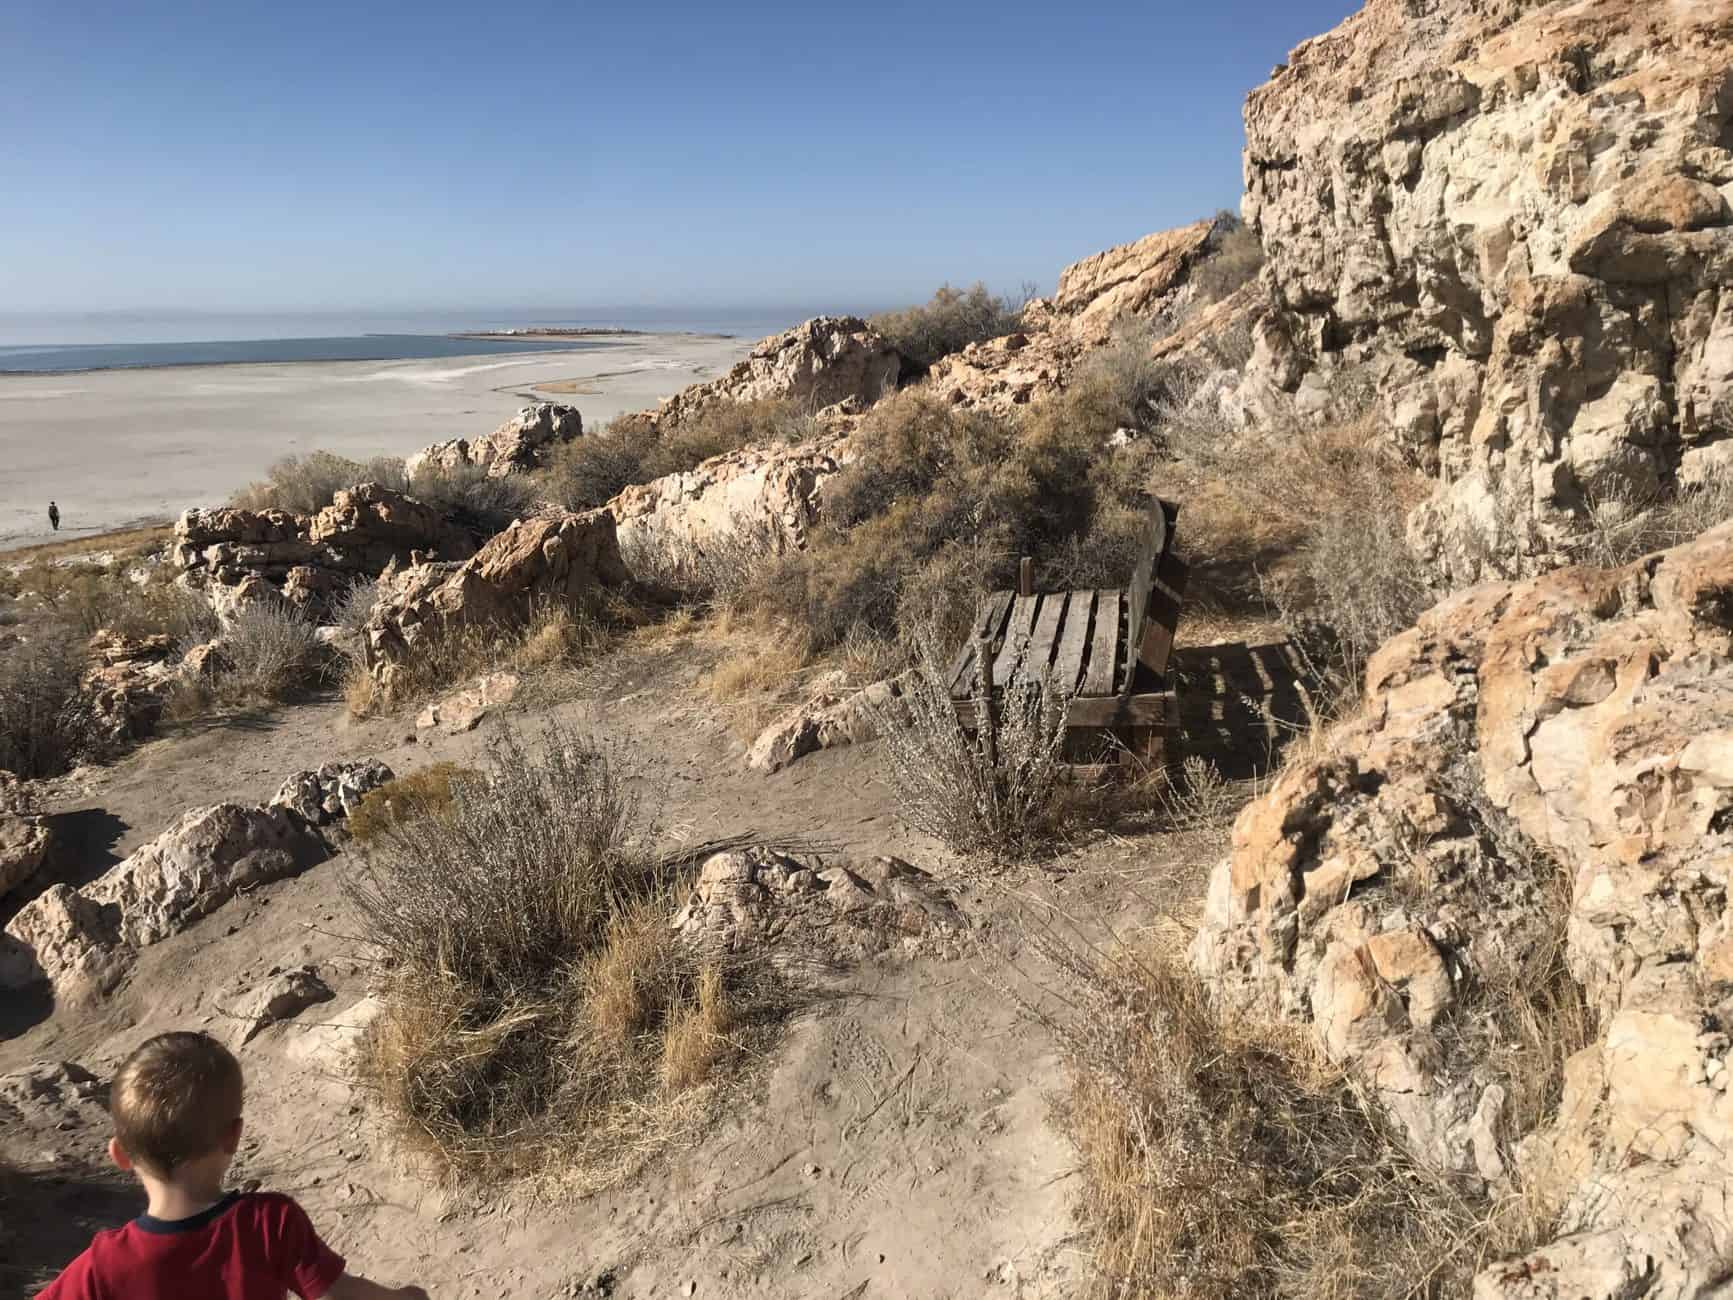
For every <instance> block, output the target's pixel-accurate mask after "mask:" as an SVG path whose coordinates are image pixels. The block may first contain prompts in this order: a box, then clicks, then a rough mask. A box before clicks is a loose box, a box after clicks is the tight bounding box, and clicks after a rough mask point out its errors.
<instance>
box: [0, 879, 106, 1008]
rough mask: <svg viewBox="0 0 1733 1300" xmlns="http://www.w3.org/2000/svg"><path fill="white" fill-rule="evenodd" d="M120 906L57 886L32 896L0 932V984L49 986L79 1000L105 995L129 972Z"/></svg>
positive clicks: (60, 995)
mask: <svg viewBox="0 0 1733 1300" xmlns="http://www.w3.org/2000/svg"><path fill="white" fill-rule="evenodd" d="M127 956H128V950H126V949H124V948H123V947H122V946H121V943H120V909H119V908H118V907H115V906H113V905H112V904H104V903H99V902H96V901H95V900H94V899H90V898H86V897H85V896H84V895H83V894H81V893H79V892H78V891H77V890H76V889H74V888H72V886H70V885H66V884H55V885H51V886H49V888H48V889H47V890H46V891H45V892H43V893H41V894H39V895H37V896H36V897H35V898H33V899H31V900H30V902H28V903H26V904H25V905H24V906H23V907H22V908H20V909H19V911H18V914H17V915H16V916H14V917H13V918H12V919H11V920H10V921H9V922H7V924H6V929H5V931H4V932H0V988H4V989H29V988H32V987H35V986H38V985H42V984H47V985H49V986H51V987H52V988H53V990H54V996H55V997H56V998H57V999H60V1000H63V1001H67V1002H72V1003H79V1002H85V1001H89V1000H90V999H92V998H94V997H96V996H98V995H100V994H102V993H106V992H107V991H108V990H109V989H111V988H113V987H114V985H115V984H116V983H117V982H118V981H119V980H120V978H121V976H122V975H124V974H125V973H126V966H127Z"/></svg>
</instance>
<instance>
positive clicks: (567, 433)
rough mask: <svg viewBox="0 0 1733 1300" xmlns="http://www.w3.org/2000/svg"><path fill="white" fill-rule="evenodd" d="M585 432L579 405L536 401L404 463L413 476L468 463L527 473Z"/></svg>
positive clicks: (499, 473)
mask: <svg viewBox="0 0 1733 1300" xmlns="http://www.w3.org/2000/svg"><path fill="white" fill-rule="evenodd" d="M583 433H584V417H583V416H582V415H581V414H579V412H578V408H577V407H575V406H563V405H561V404H560V403H558V402H537V403H535V404H534V405H532V406H526V407H524V408H523V409H522V410H520V411H519V412H518V413H517V414H516V415H514V416H512V418H511V419H509V420H507V421H506V422H505V423H504V424H502V425H500V426H499V428H497V429H495V430H494V431H493V432H492V433H490V434H488V435H487V436H486V437H483V438H478V439H476V440H475V441H474V442H470V441H469V440H468V439H467V438H453V439H451V440H450V441H447V442H438V443H434V444H433V445H432V446H431V447H424V448H423V449H422V450H420V451H418V452H416V453H415V455H413V456H411V457H410V458H409V459H408V460H407V461H406V462H405V463H404V470H405V472H407V473H408V475H409V477H410V478H411V479H412V480H413V479H414V478H415V477H416V475H418V474H420V473H422V472H423V471H424V470H429V469H445V470H453V469H461V468H464V467H466V466H474V467H476V468H478V469H485V470H486V471H487V473H488V477H489V478H503V477H504V476H505V475H507V474H524V473H528V472H529V471H530V470H533V469H535V468H537V467H538V466H540V465H541V463H542V460H543V456H544V453H545V452H546V451H547V450H548V449H549V448H550V447H554V446H558V445H559V444H560V443H565V442H571V441H573V440H574V439H576V438H581V437H582V436H583ZM447 558H454V557H449V556H448V557H447Z"/></svg>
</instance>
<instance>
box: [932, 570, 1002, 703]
mask: <svg viewBox="0 0 1733 1300" xmlns="http://www.w3.org/2000/svg"><path fill="white" fill-rule="evenodd" d="M1011 597H1012V593H1011V592H1009V591H995V592H994V593H993V594H992V595H990V596H988V597H987V598H986V599H985V600H984V601H982V602H981V609H980V612H979V613H978V614H977V616H976V618H975V625H974V627H973V628H972V629H971V630H970V633H969V639H968V640H967V641H965V642H964V643H963V648H962V649H961V650H959V651H957V657H956V658H955V659H953V660H952V661H951V671H950V677H949V678H948V679H947V680H948V681H949V682H950V689H951V694H952V695H966V694H973V693H975V692H976V691H977V690H979V689H980V680H979V673H978V671H977V669H976V667H975V639H976V638H977V637H980V636H984V637H986V638H987V641H988V643H989V644H991V643H992V642H994V641H996V640H998V639H999V629H1000V628H1002V627H1003V626H1004V625H1005V614H1006V612H1007V611H1008V610H1009V609H1010V608H1011Z"/></svg>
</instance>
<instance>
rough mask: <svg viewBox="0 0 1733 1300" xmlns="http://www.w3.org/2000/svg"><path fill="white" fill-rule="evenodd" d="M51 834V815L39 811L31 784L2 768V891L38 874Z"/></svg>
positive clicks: (0, 878) (0, 776)
mask: <svg viewBox="0 0 1733 1300" xmlns="http://www.w3.org/2000/svg"><path fill="white" fill-rule="evenodd" d="M52 838H53V836H52V834H51V832H50V831H49V828H48V819H47V818H45V817H40V816H38V815H37V813H36V805H35V802H34V801H33V800H32V799H31V797H30V787H29V786H28V785H26V784H25V783H24V782H23V781H20V780H19V779H18V778H17V777H16V776H14V775H12V773H10V772H7V771H4V770H0V895H5V894H7V893H9V892H11V891H12V890H14V889H16V888H18V886H20V885H22V884H24V883H25V882H26V881H28V880H29V879H30V878H31V877H32V876H34V875H35V874H36V871H37V869H38V868H39V867H41V865H42V862H43V859H44V858H46V857H47V856H48V846H49V844H50V842H51V841H52Z"/></svg>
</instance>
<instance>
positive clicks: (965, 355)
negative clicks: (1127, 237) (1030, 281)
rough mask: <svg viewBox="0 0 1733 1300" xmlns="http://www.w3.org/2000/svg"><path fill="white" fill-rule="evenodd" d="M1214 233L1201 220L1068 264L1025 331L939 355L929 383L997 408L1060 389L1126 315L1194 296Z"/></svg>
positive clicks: (964, 400) (1158, 311) (1152, 313)
mask: <svg viewBox="0 0 1733 1300" xmlns="http://www.w3.org/2000/svg"><path fill="white" fill-rule="evenodd" d="M1215 235H1216V225H1215V223H1214V222H1213V221H1198V222H1194V223H1192V224H1191V225H1189V226H1181V227H1180V228H1179V229H1177V230H1164V231H1160V232H1158V233H1156V234H1153V235H1145V236H1144V237H1143V238H1142V239H1139V240H1137V241H1136V242H1134V243H1130V244H1122V245H1120V246H1119V247H1118V248H1110V249H1108V250H1106V251H1105V252H1102V253H1096V254H1095V255H1094V256H1093V257H1086V258H1084V259H1083V260H1082V261H1081V262H1077V263H1074V264H1073V265H1071V266H1068V267H1066V268H1065V270H1064V271H1062V272H1060V275H1059V288H1058V290H1057V292H1056V293H1055V294H1054V295H1053V297H1052V298H1051V299H1047V300H1043V299H1037V300H1035V301H1034V302H1031V303H1030V304H1029V305H1028V306H1027V307H1026V308H1025V309H1024V311H1023V328H1022V329H1021V330H1020V331H1018V332H1017V333H1015V334H1009V335H1006V336H1005V337H1004V338H998V339H989V340H987V341H986V342H984V343H971V344H970V345H969V346H968V347H966V348H964V349H963V350H962V351H961V352H957V353H953V354H952V355H951V356H948V357H944V358H941V359H940V360H939V361H938V362H937V363H936V364H935V365H934V366H933V368H932V370H931V371H930V372H929V373H928V377H927V383H928V384H929V386H931V387H932V388H933V390H934V391H936V392H938V393H940V394H941V395H943V396H944V397H946V398H947V399H948V400H949V401H951V402H954V403H956V404H959V405H963V406H969V407H972V408H976V409H980V410H988V411H994V412H997V413H999V414H1004V413H1006V412H1008V411H1010V410H1012V409H1014V408H1016V407H1019V406H1026V405H1028V404H1029V403H1031V402H1036V401H1040V400H1041V399H1043V398H1046V397H1050V396H1052V395H1053V394H1054V393H1057V392H1060V391H1061V390H1063V389H1064V388H1065V386H1066V384H1067V383H1068V382H1069V380H1070V377H1071V374H1072V371H1073V370H1074V369H1075V368H1076V367H1077V365H1078V363H1079V362H1080V361H1082V360H1083V358H1084V357H1086V356H1087V355H1088V353H1089V352H1090V351H1091V350H1092V349H1094V348H1098V347H1100V346H1102V345H1103V344H1105V343H1107V342H1108V341H1109V340H1110V339H1111V338H1112V335H1113V330H1114V327H1115V325H1116V324H1117V323H1118V322H1119V321H1120V320H1121V319H1123V318H1128V317H1139V318H1142V319H1145V320H1153V319H1154V318H1157V317H1160V316H1163V315H1166V314H1168V313H1173V312H1176V311H1177V310H1178V309H1180V308H1183V307H1185V306H1187V305H1189V304H1190V303H1191V302H1192V300H1193V294H1192V291H1191V288H1190V285H1189V283H1188V280H1189V276H1190V274H1191V271H1192V269H1193V268H1194V267H1196V266H1197V265H1198V264H1199V263H1200V262H1201V261H1203V260H1204V259H1205V258H1207V257H1208V256H1209V254H1210V252H1211V251H1212V241H1213V239H1214V237H1215Z"/></svg>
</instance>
